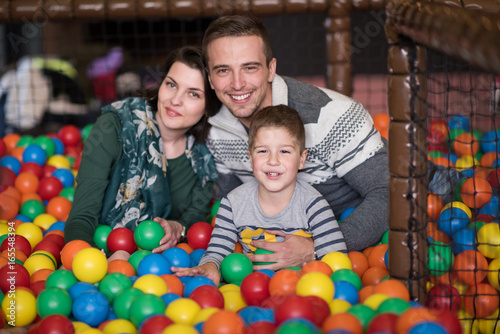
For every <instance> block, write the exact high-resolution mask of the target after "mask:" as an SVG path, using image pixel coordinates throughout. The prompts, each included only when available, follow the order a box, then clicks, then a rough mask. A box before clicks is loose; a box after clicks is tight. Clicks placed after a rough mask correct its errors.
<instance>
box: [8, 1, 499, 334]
mask: <svg viewBox="0 0 500 334" xmlns="http://www.w3.org/2000/svg"><path fill="white" fill-rule="evenodd" d="M233 13H235V14H236V13H237V14H241V13H252V14H255V15H258V16H259V17H261V18H262V20H263V22H264V25H265V26H266V28H267V30H268V32H269V34H270V38H271V45H272V46H273V53H274V56H275V57H276V58H277V60H278V67H277V72H278V74H280V75H285V76H291V77H295V78H297V79H299V80H302V81H305V82H308V83H311V84H313V85H317V86H321V87H327V88H330V89H334V90H336V91H339V92H341V93H343V94H346V95H349V96H352V98H354V99H355V100H357V101H359V102H361V103H362V104H363V105H364V106H365V107H366V108H367V110H368V111H369V112H370V114H371V115H372V117H373V119H374V123H375V126H376V127H377V128H378V129H379V131H380V132H381V134H382V135H383V136H384V137H386V138H387V139H388V150H389V159H390V161H389V171H390V175H391V178H390V185H389V191H390V203H389V212H390V216H389V232H388V242H387V243H386V246H385V247H386V248H385V250H386V251H387V255H386V256H387V259H386V262H387V263H386V266H387V267H386V272H383V273H384V274H387V273H390V275H391V277H393V278H396V279H398V280H400V281H401V282H403V283H404V284H405V285H406V286H407V288H408V289H409V291H410V296H411V299H412V300H414V301H417V302H420V303H422V304H423V305H426V306H429V307H438V308H439V307H441V308H447V309H449V310H452V311H453V312H455V313H457V314H458V315H459V318H460V319H461V320H462V326H463V328H468V329H469V330H470V332H477V331H480V332H481V333H491V332H493V331H494V330H497V329H496V328H499V327H498V326H497V323H498V320H499V319H500V318H499V317H500V316H499V313H498V307H499V296H498V290H500V285H499V277H500V276H499V269H500V263H499V261H500V260H498V261H497V260H496V259H498V258H499V257H500V230H499V228H498V224H499V223H498V216H499V213H498V211H499V206H500V205H499V202H498V191H496V192H495V190H498V188H499V176H500V174H498V173H497V167H498V162H499V161H500V160H497V159H498V158H499V157H500V156H499V154H500V145H499V144H498V140H499V139H500V130H498V129H500V127H499V124H498V121H499V118H498V117H499V115H500V113H499V112H500V77H499V74H500V61H499V59H500V47H499V45H500V44H498V36H500V35H499V31H500V14H499V13H500V6H499V5H498V3H496V2H489V1H481V0H477V1H455V0H452V1H438V0H436V1H416V0H405V1H398V0H391V1H384V0H372V1H370V0H365V1H336V0H333V1H326V0H324V1H322V0H317V1H313V0H307V1H306V0H304V1H298V2H297V1H288V0H282V1H271V2H259V1H251V0H239V1H224V0H220V1H216V0H213V1H195V0H193V1H177V0H109V1H107V2H99V1H91V0H78V1H77V0H72V1H71V0H65V1H63V0H59V1H58V0H54V1H29V0H23V1H19V0H11V1H6V2H3V3H2V4H0V75H1V77H0V137H2V136H6V135H8V134H10V133H18V134H21V135H32V136H38V135H41V134H46V133H49V132H57V131H59V130H60V129H61V127H63V126H64V125H67V124H73V125H75V126H77V127H79V128H83V127H84V126H86V125H88V124H92V122H94V121H95V119H96V117H97V116H98V115H99V112H100V108H101V107H102V106H104V105H106V104H108V103H110V102H112V101H114V100H116V99H120V98H123V97H126V96H131V95H133V94H135V93H136V92H137V91H138V90H140V89H144V88H148V87H151V86H153V85H155V84H157V83H158V80H159V79H158V78H159V65H160V64H161V62H162V59H164V58H165V56H166V55H167V54H168V52H169V51H171V50H173V49H175V48H177V47H179V46H182V45H186V44H198V45H199V44H201V41H202V38H203V34H204V31H205V29H206V27H207V25H208V24H209V23H210V22H211V20H213V19H214V18H215V17H217V16H219V15H225V14H233ZM389 119H390V121H391V122H390V123H389ZM429 160H432V161H433V162H434V163H435V164H437V165H441V166H444V167H445V168H449V169H457V170H459V171H461V172H463V173H464V174H466V175H467V176H468V177H469V179H468V180H467V182H464V183H463V184H460V187H462V186H463V185H464V184H465V186H464V187H462V188H457V189H452V190H451V193H452V194H451V198H452V201H451V203H444V202H443V201H442V199H441V198H439V196H435V195H434V194H428V192H427V186H428V181H427V180H426V179H425V174H426V173H425V172H426V168H427V162H428V161H429ZM474 175H475V176H474ZM473 176H474V177H473ZM469 180H470V181H469ZM495 194H496V195H495ZM464 214H465V216H464ZM484 226H486V228H484V229H482V230H481V228H483V227H484ZM380 275H382V274H380ZM380 279H381V277H380ZM457 298H458V299H457Z"/></svg>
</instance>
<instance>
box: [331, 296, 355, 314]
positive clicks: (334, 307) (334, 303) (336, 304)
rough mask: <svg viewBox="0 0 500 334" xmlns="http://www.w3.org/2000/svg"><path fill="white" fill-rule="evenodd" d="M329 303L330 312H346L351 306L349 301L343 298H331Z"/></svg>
mask: <svg viewBox="0 0 500 334" xmlns="http://www.w3.org/2000/svg"><path fill="white" fill-rule="evenodd" d="M329 305H330V313H331V314H337V313H344V312H347V310H348V309H350V308H351V306H352V305H351V303H349V302H348V301H346V300H343V299H332V300H331V301H330V303H329Z"/></svg>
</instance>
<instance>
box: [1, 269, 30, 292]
mask: <svg viewBox="0 0 500 334" xmlns="http://www.w3.org/2000/svg"><path fill="white" fill-rule="evenodd" d="M22 286H24V287H27V288H28V287H29V286H30V274H29V272H28V270H27V269H26V268H24V267H23V266H22V265H20V264H19V263H8V264H6V265H5V266H3V267H2V268H0V289H2V292H3V293H4V294H7V293H8V292H9V291H11V290H14V291H15V290H16V289H19V288H20V287H22Z"/></svg>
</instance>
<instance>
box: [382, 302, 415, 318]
mask: <svg viewBox="0 0 500 334" xmlns="http://www.w3.org/2000/svg"><path fill="white" fill-rule="evenodd" d="M410 307H411V306H410V304H409V303H408V301H406V300H403V299H401V298H389V299H386V300H384V301H383V302H382V303H380V305H379V307H378V309H377V311H378V313H394V314H396V315H401V314H402V313H403V312H404V311H406V310H407V309H409V308H410Z"/></svg>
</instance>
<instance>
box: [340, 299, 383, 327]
mask: <svg viewBox="0 0 500 334" xmlns="http://www.w3.org/2000/svg"><path fill="white" fill-rule="evenodd" d="M347 312H348V313H351V314H353V315H355V316H356V318H357V319H358V320H359V321H360V322H361V325H362V326H363V328H366V327H368V324H369V323H370V321H371V320H372V319H373V318H374V317H375V315H377V312H376V311H374V310H373V309H372V308H371V307H369V306H366V305H364V304H357V305H353V306H352V307H351V308H350V309H349V310H347Z"/></svg>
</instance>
